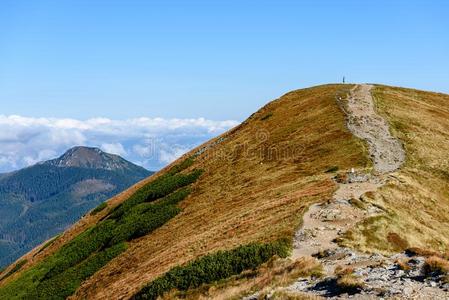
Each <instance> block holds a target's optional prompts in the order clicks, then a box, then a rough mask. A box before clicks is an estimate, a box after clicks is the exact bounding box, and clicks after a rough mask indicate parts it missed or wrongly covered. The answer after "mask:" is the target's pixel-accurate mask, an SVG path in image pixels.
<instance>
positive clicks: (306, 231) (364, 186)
mask: <svg viewBox="0 0 449 300" xmlns="http://www.w3.org/2000/svg"><path fill="white" fill-rule="evenodd" d="M371 89H372V86H371V85H357V86H355V87H354V88H353V89H352V90H351V93H350V95H349V97H348V100H347V103H340V104H341V107H342V109H343V110H344V112H345V114H346V117H347V126H348V128H349V130H350V131H351V132H352V133H353V134H354V135H355V136H357V137H359V138H361V139H363V140H365V141H366V142H367V143H368V147H369V151H370V155H371V158H372V160H373V166H374V172H373V174H365V173H363V172H361V171H357V170H352V172H350V173H348V181H347V182H342V183H338V190H337V191H336V192H335V193H334V196H333V199H332V201H331V202H329V203H325V204H316V205H312V206H311V207H310V208H309V211H308V212H307V213H306V214H305V215H304V219H303V226H302V228H301V229H300V230H299V231H298V232H297V233H296V237H295V246H294V250H293V258H298V257H300V256H304V255H311V254H314V253H318V252H320V251H324V250H330V249H335V248H338V245H337V244H336V243H334V242H333V241H334V240H335V239H336V238H337V237H338V236H339V235H340V234H342V233H344V232H346V231H347V230H348V229H350V228H351V227H353V226H354V225H355V224H356V223H357V222H359V221H361V220H363V219H364V218H366V217H368V216H372V215H374V214H376V213H379V211H378V210H377V209H376V208H375V207H371V208H369V209H367V210H365V211H362V210H361V209H358V208H356V207H354V206H353V205H350V202H351V199H359V198H360V197H361V196H362V195H363V194H364V193H366V192H369V191H376V190H377V189H378V188H379V187H381V186H382V185H383V184H384V182H385V177H386V175H387V174H388V173H391V172H393V171H395V170H397V169H398V168H399V167H400V165H401V164H402V163H403V162H404V159H405V153H404V150H403V148H402V144H401V143H400V141H399V140H397V139H396V138H394V137H393V136H392V135H391V134H390V131H389V126H388V123H387V122H386V121H385V120H384V119H383V118H382V117H381V116H379V115H378V114H377V113H376V110H375V108H374V102H373V99H372V96H371ZM339 101H341V100H340V99H339Z"/></svg>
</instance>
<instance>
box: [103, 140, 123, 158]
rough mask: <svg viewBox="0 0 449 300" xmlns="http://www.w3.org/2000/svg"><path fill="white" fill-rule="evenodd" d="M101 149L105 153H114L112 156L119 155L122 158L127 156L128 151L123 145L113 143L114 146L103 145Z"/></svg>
mask: <svg viewBox="0 0 449 300" xmlns="http://www.w3.org/2000/svg"><path fill="white" fill-rule="evenodd" d="M100 148H101V149H102V150H103V151H104V152H108V153H112V154H117V155H120V156H125V155H126V150H125V148H124V147H123V145H122V144H120V143H112V144H106V143H105V144H101V146H100Z"/></svg>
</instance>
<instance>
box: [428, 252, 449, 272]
mask: <svg viewBox="0 0 449 300" xmlns="http://www.w3.org/2000/svg"><path fill="white" fill-rule="evenodd" d="M423 273H424V274H425V275H430V274H441V275H444V274H448V275H449V261H447V260H445V259H443V258H441V257H438V256H431V257H428V258H427V259H426V261H425V263H424V265H423Z"/></svg>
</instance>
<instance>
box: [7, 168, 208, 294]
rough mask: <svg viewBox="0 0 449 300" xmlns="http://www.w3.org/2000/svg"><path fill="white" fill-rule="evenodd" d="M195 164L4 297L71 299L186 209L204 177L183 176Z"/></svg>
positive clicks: (148, 190) (161, 181)
mask: <svg viewBox="0 0 449 300" xmlns="http://www.w3.org/2000/svg"><path fill="white" fill-rule="evenodd" d="M192 162H193V161H190V160H189V161H188V162H183V163H181V164H180V165H179V166H175V167H173V168H172V170H170V172H169V173H168V174H165V175H163V176H161V177H159V178H158V179H156V180H154V181H153V182H151V183H149V184H147V185H146V186H145V187H143V188H141V189H140V190H139V191H137V192H136V193H135V194H133V195H132V196H131V197H130V198H129V199H128V200H127V201H125V202H124V205H121V206H119V207H118V208H117V209H116V210H115V211H114V213H113V214H111V215H110V216H109V218H105V219H103V220H102V221H100V222H99V223H97V225H95V226H94V227H92V228H90V229H88V230H86V231H84V232H83V233H81V234H79V235H78V236H77V237H75V238H74V239H73V240H71V241H70V242H68V243H67V244H65V245H64V246H63V247H62V248H61V249H60V250H59V251H57V252H56V253H54V254H53V255H51V256H49V257H47V258H46V259H44V261H42V262H41V263H39V264H37V265H36V266H34V267H33V268H31V269H29V270H27V271H25V272H24V274H22V275H21V277H19V278H18V279H17V280H16V281H14V282H12V283H10V284H8V285H7V286H5V287H4V288H2V289H1V290H0V298H1V299H3V298H5V299H23V298H25V299H65V298H66V297H67V296H69V295H71V294H72V293H73V292H74V291H75V290H76V289H77V288H78V287H79V286H80V284H81V283H82V282H83V281H84V280H85V279H87V278H88V277H89V276H91V275H92V274H94V273H95V272H96V271H98V270H99V269H100V268H101V267H103V266H104V265H105V264H107V263H108V261H110V260H111V259H112V258H114V257H115V256H117V255H118V254H120V253H121V252H122V251H124V249H125V248H124V247H125V244H124V243H123V242H126V241H130V240H132V239H135V238H137V237H140V236H143V235H146V234H148V233H150V232H152V231H153V230H155V229H157V228H159V227H161V226H162V225H164V224H165V223H166V222H167V221H168V220H170V219H171V218H173V217H174V216H176V215H177V214H178V213H179V212H180V211H181V209H180V208H179V207H177V204H178V203H179V202H180V201H181V200H183V199H184V198H185V197H187V196H188V195H189V194H190V192H191V190H190V188H189V187H188V185H190V184H192V183H193V182H195V181H196V180H197V179H198V178H199V176H200V175H201V174H202V171H201V170H193V171H192V172H190V173H188V174H179V172H180V171H182V170H184V169H185V168H187V167H189V166H190V165H191V164H192ZM100 206H101V205H100ZM44 247H45V246H44Z"/></svg>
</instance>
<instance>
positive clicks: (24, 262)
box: [0, 259, 28, 280]
mask: <svg viewBox="0 0 449 300" xmlns="http://www.w3.org/2000/svg"><path fill="white" fill-rule="evenodd" d="M27 262H28V261H27V260H26V259H23V260H19V261H18V262H17V263H16V265H15V266H14V268H12V269H11V270H9V272H8V273H6V275H5V276H3V277H2V278H1V280H3V279H5V278H8V277H9V276H11V275H12V274H14V273H16V272H17V271H19V270H20V269H22V267H23V266H24V265H25V264H26V263H27ZM2 272H3V270H2ZM0 273H1V272H0Z"/></svg>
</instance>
